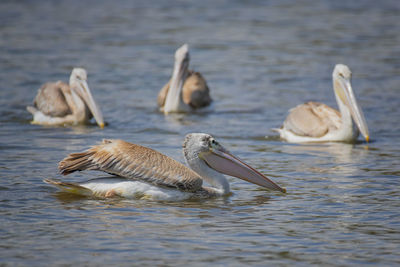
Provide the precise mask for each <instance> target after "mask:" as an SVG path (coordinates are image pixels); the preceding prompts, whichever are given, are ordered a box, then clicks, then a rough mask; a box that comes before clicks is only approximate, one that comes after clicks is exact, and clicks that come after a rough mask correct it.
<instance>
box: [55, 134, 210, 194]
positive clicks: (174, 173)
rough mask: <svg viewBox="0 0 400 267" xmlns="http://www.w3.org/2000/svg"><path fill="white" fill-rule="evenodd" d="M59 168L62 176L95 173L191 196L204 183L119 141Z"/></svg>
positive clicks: (147, 150)
mask: <svg viewBox="0 0 400 267" xmlns="http://www.w3.org/2000/svg"><path fill="white" fill-rule="evenodd" d="M58 167H59V170H60V171H61V173H62V174H64V175H67V174H69V173H72V172H75V171H83V170H98V171H104V172H107V173H110V174H114V175H118V176H121V177H124V178H127V179H135V180H142V181H145V182H148V183H152V184H155V185H158V186H167V187H175V188H177V189H179V190H182V191H190V192H194V191H198V190H200V189H201V188H202V183H203V180H202V179H201V177H200V176H199V175H198V174H197V173H195V172H194V171H192V170H191V169H189V168H187V167H186V166H184V165H183V164H181V163H179V162H177V161H175V160H174V159H172V158H170V157H167V156H165V155H163V154H161V153H159V152H157V151H155V150H153V149H150V148H147V147H143V146H139V145H135V144H131V143H128V142H125V141H122V140H104V141H103V143H102V144H100V145H96V146H93V147H92V148H90V149H88V150H87V151H84V152H81V153H73V154H70V155H69V156H68V157H66V158H65V159H63V160H62V161H61V162H60V163H59V166H58Z"/></svg>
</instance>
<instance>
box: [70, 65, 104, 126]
mask: <svg viewBox="0 0 400 267" xmlns="http://www.w3.org/2000/svg"><path fill="white" fill-rule="evenodd" d="M69 84H70V87H71V90H73V91H74V92H75V93H76V94H77V95H78V96H79V97H80V98H81V99H82V100H83V102H84V103H85V104H86V105H87V107H88V108H89V110H90V112H91V113H92V114H93V117H94V119H95V120H96V122H97V124H98V125H99V126H100V127H101V128H104V120H103V114H102V113H101V111H100V109H99V108H98V106H97V104H96V102H95V101H94V99H93V96H92V93H91V92H90V88H89V85H88V83H87V73H86V70H85V69H83V68H74V69H73V70H72V73H71V77H70V78H69Z"/></svg>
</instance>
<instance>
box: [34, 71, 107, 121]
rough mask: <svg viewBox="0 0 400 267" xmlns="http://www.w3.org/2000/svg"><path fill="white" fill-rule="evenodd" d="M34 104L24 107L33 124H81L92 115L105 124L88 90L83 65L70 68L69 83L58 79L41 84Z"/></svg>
mask: <svg viewBox="0 0 400 267" xmlns="http://www.w3.org/2000/svg"><path fill="white" fill-rule="evenodd" d="M33 105H34V107H31V106H28V107H27V110H28V111H29V112H30V113H32V115H33V121H32V123H33V124H42V125H65V124H80V123H87V122H88V121H89V120H90V119H91V118H92V117H94V118H95V120H96V122H97V124H98V125H99V126H100V127H101V128H103V127H104V121H103V115H102V113H101V111H100V109H99V108H98V107H97V104H96V102H95V101H94V99H93V96H92V93H91V92H90V89H89V86H88V84H87V74H86V70H85V69H82V68H74V69H73V70H72V73H71V76H70V78H69V85H68V84H66V83H64V82H61V81H58V82H55V83H46V84H44V85H43V86H42V87H41V88H40V89H39V90H38V93H37V95H36V97H35V100H34V102H33Z"/></svg>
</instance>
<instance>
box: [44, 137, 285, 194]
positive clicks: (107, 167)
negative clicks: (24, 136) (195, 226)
mask: <svg viewBox="0 0 400 267" xmlns="http://www.w3.org/2000/svg"><path fill="white" fill-rule="evenodd" d="M183 153H184V156H185V159H186V162H187V164H188V165H189V166H190V168H191V169H189V168H187V167H186V166H184V165H183V164H181V163H179V162H177V161H175V160H173V159H171V158H169V157H168V156H165V155H163V154H161V153H159V152H157V151H155V150H152V149H150V148H146V147H143V146H139V145H135V144H131V143H128V142H124V141H122V140H103V143H102V144H100V145H96V146H93V147H92V148H90V149H89V150H87V151H84V152H81V153H73V154H70V155H69V156H68V157H66V158H65V159H64V160H62V161H61V162H60V163H59V169H60V171H61V173H62V174H64V175H67V174H69V173H72V172H75V171H83V170H99V171H104V172H107V173H110V174H115V175H118V176H119V177H110V178H100V179H93V180H89V181H87V182H85V183H80V184H76V183H67V182H61V181H54V180H44V181H45V182H47V183H50V184H53V185H56V186H59V187H61V188H62V189H64V190H66V191H71V192H74V193H79V194H85V195H95V196H102V197H112V196H121V197H139V198H150V199H164V200H181V199H186V198H191V197H215V196H222V195H226V194H228V193H229V192H230V187H229V183H228V181H227V179H226V178H225V176H224V175H222V174H221V173H224V174H227V175H231V176H235V177H238V178H240V179H243V180H246V181H248V182H251V183H255V184H257V185H260V186H263V187H266V188H269V189H272V190H278V191H281V192H286V189H284V188H281V187H280V186H278V185H277V184H275V183H274V182H273V181H271V180H269V179H268V178H267V177H265V176H264V175H262V174H261V173H259V172H258V171H256V170H255V169H253V168H252V167H250V166H249V165H247V164H246V163H244V162H243V161H241V160H240V159H238V158H237V157H235V156H233V155H232V154H231V153H230V152H229V151H228V150H226V149H225V148H224V147H223V146H222V145H220V144H219V143H218V142H217V141H216V140H215V139H214V138H213V137H212V136H210V135H208V134H203V133H193V134H188V135H187V136H186V138H185V141H184V144H183ZM203 181H205V182H207V183H208V184H209V185H211V187H207V186H203Z"/></svg>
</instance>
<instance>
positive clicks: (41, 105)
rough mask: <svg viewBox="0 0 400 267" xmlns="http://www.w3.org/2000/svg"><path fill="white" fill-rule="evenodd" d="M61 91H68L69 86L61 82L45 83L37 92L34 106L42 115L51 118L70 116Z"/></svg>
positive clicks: (69, 110)
mask: <svg viewBox="0 0 400 267" xmlns="http://www.w3.org/2000/svg"><path fill="white" fill-rule="evenodd" d="M63 89H64V90H66V89H67V90H69V86H68V85H67V84H66V83H63V82H56V83H45V84H44V85H43V86H42V87H40V89H39V90H38V93H37V95H36V97H35V100H34V106H35V107H36V108H37V109H38V110H40V111H41V112H42V113H43V114H45V115H48V116H51V117H64V116H67V115H69V114H72V112H71V109H70V107H69V106H68V103H67V101H66V99H65V96H64V93H63Z"/></svg>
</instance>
